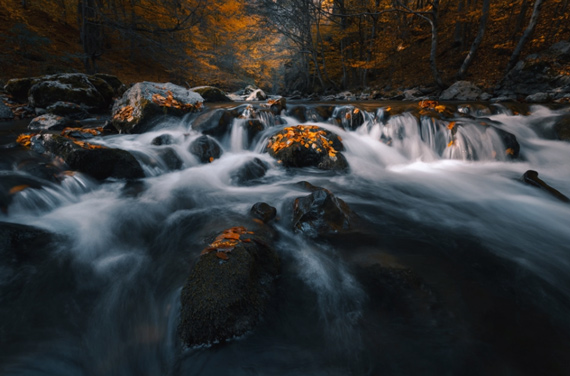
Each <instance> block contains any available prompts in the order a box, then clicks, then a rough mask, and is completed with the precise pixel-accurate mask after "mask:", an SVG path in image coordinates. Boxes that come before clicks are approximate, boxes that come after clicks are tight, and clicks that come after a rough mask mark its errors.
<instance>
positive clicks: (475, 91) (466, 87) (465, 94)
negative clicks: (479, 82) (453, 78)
mask: <svg viewBox="0 0 570 376" xmlns="http://www.w3.org/2000/svg"><path fill="white" fill-rule="evenodd" d="M484 94H485V93H484V92H483V90H481V89H479V88H478V87H477V86H475V85H474V84H473V83H471V82H469V81H457V82H455V83H454V84H453V85H451V86H450V87H448V88H447V89H445V90H444V91H443V92H442V93H441V95H440V97H439V99H440V100H442V101H450V100H459V101H476V100H483V98H487V99H489V96H488V95H487V96H484ZM482 96H483V98H482Z"/></svg>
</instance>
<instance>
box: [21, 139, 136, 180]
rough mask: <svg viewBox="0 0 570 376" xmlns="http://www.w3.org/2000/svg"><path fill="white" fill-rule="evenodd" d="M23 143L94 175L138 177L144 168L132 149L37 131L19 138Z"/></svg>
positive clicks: (103, 177)
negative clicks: (111, 146)
mask: <svg viewBox="0 0 570 376" xmlns="http://www.w3.org/2000/svg"><path fill="white" fill-rule="evenodd" d="M19 140H20V143H21V144H22V145H24V146H27V147H30V148H31V149H32V150H34V151H36V152H38V153H40V154H52V155H54V156H56V157H60V158H62V159H63V160H64V162H65V163H66V164H67V165H68V166H69V167H70V168H71V169H72V170H75V171H80V172H83V173H86V174H88V175H90V176H92V177H94V178H95V179H99V180H104V179H107V178H116V179H138V178H143V177H144V171H143V169H142V167H141V166H140V164H139V163H138V161H137V160H136V159H135V157H133V155H132V154H131V153H129V152H128V151H125V150H121V149H113V148H106V147H102V146H99V145H93V144H88V143H86V142H82V141H75V140H72V139H69V138H66V137H63V136H58V135H52V134H36V135H29V136H27V139H26V137H22V136H21V137H20V138H19Z"/></svg>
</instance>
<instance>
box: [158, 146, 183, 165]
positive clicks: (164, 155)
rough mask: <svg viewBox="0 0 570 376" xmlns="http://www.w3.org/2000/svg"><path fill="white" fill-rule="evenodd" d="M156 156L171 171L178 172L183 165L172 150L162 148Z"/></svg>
mask: <svg viewBox="0 0 570 376" xmlns="http://www.w3.org/2000/svg"><path fill="white" fill-rule="evenodd" d="M157 154H158V156H159V158H160V159H161V160H162V162H163V163H164V165H165V166H166V167H167V168H168V169H169V170H171V171H174V170H180V169H181V168H182V166H183V165H184V163H183V162H182V159H181V158H180V156H179V155H178V153H176V151H175V150H174V149H172V148H169V147H167V148H162V149H160V150H158V151H157Z"/></svg>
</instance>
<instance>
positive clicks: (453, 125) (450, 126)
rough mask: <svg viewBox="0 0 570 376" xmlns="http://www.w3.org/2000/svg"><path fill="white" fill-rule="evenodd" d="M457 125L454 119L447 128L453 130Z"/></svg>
mask: <svg viewBox="0 0 570 376" xmlns="http://www.w3.org/2000/svg"><path fill="white" fill-rule="evenodd" d="M454 127H455V122H454V121H452V122H451V123H449V124H447V129H449V130H452V129H453V128H454Z"/></svg>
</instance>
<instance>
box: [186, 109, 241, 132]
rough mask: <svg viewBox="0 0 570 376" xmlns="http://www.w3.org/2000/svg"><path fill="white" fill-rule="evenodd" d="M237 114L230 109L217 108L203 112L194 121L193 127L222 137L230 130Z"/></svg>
mask: <svg viewBox="0 0 570 376" xmlns="http://www.w3.org/2000/svg"><path fill="white" fill-rule="evenodd" d="M236 117H237V116H236V115H235V114H234V113H233V112H232V111H228V110H223V109H217V110H213V111H209V112H206V113H203V114H201V115H200V116H198V117H197V118H196V119H194V121H193V122H192V129H194V130H195V131H198V132H200V133H203V134H207V135H210V136H214V137H218V138H221V137H223V136H224V135H225V134H226V133H227V132H228V131H229V130H230V126H231V125H232V123H233V121H234V119H235V118H236Z"/></svg>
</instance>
